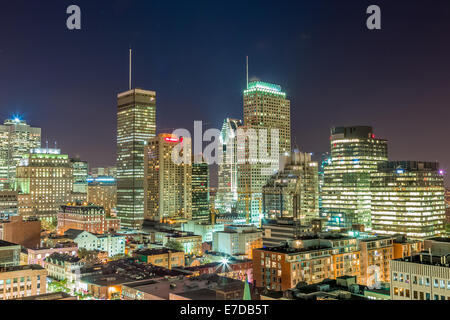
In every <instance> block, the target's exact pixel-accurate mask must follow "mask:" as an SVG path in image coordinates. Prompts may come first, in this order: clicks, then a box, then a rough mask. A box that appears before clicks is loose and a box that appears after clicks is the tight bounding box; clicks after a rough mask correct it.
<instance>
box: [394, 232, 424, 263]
mask: <svg viewBox="0 0 450 320" xmlns="http://www.w3.org/2000/svg"><path fill="white" fill-rule="evenodd" d="M393 247H394V255H393V257H392V259H400V258H404V257H409V256H412V255H415V254H417V253H419V252H421V251H423V250H424V241H423V240H420V239H408V238H407V237H406V236H404V235H397V236H396V238H395V240H394V243H393Z"/></svg>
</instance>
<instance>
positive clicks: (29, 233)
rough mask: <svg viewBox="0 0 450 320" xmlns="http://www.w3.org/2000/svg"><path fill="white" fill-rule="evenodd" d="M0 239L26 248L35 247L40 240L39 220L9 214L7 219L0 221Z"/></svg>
mask: <svg viewBox="0 0 450 320" xmlns="http://www.w3.org/2000/svg"><path fill="white" fill-rule="evenodd" d="M0 240H5V241H9V242H12V243H17V244H20V245H22V246H24V247H26V248H37V247H39V244H40V242H41V222H40V221H39V220H38V219H36V218H28V219H23V218H22V217H21V216H11V217H9V219H8V220H3V221H0Z"/></svg>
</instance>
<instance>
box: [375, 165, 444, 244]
mask: <svg viewBox="0 0 450 320" xmlns="http://www.w3.org/2000/svg"><path fill="white" fill-rule="evenodd" d="M371 190H372V191H371V192H372V199H371V212H372V228H373V231H374V232H376V233H378V234H385V235H394V234H403V235H406V236H408V237H409V238H426V237H432V236H438V235H442V234H443V233H444V232H445V200H444V194H445V188H444V178H443V173H442V171H440V170H439V164H438V163H433V162H420V161H390V162H383V163H380V164H379V166H378V171H377V172H374V173H372V177H371Z"/></svg>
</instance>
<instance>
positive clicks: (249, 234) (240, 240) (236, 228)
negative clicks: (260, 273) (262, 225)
mask: <svg viewBox="0 0 450 320" xmlns="http://www.w3.org/2000/svg"><path fill="white" fill-rule="evenodd" d="M261 247H262V232H261V231H260V230H258V229H257V228H256V227H255V226H252V225H228V226H225V228H224V230H223V231H217V232H215V233H214V234H213V251H216V252H221V253H224V254H227V255H230V256H245V257H246V258H249V259H252V252H253V249H255V248H261Z"/></svg>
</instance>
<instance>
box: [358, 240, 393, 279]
mask: <svg viewBox="0 0 450 320" xmlns="http://www.w3.org/2000/svg"><path fill="white" fill-rule="evenodd" d="M394 240H395V237H389V236H377V237H370V238H367V239H361V240H360V243H359V246H360V250H361V282H360V283H361V284H363V285H366V286H382V285H383V283H389V281H390V269H389V261H390V260H392V258H393V256H394Z"/></svg>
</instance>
